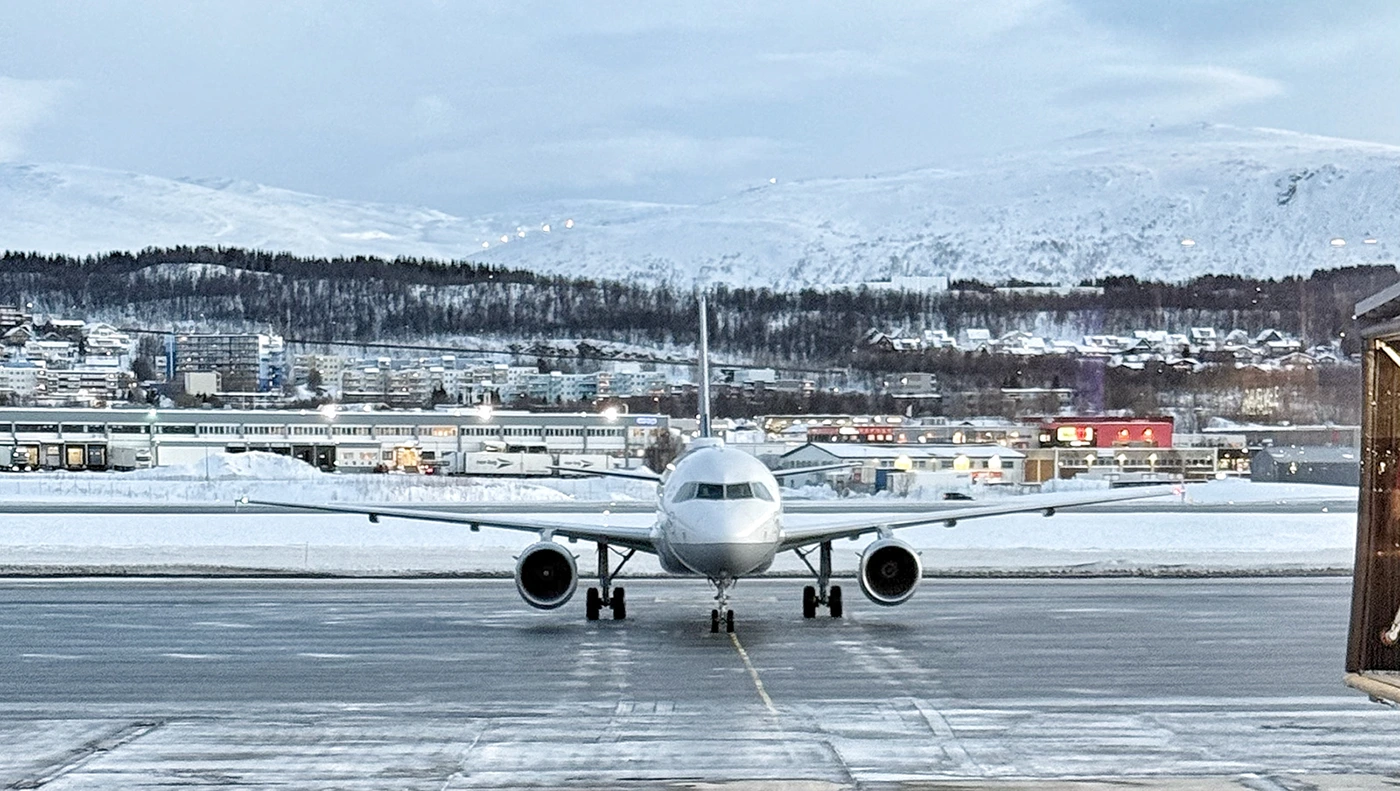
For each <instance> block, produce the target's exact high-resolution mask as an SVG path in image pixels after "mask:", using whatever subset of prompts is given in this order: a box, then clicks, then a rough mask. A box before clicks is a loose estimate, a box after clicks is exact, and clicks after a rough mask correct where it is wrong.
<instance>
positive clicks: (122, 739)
mask: <svg viewBox="0 0 1400 791" xmlns="http://www.w3.org/2000/svg"><path fill="white" fill-rule="evenodd" d="M164 725H165V723H163V722H133V723H130V724H128V725H124V726H122V727H120V728H118V729H117V730H115V731H113V732H112V733H109V734H107V735H106V736H102V737H99V738H96V739H92V740H91V741H88V742H86V743H85V744H83V745H82V746H81V747H79V748H77V749H76V750H73V751H72V752H70V753H68V755H66V756H64V758H63V760H61V761H59V762H58V763H56V764H54V765H53V766H51V767H49V769H47V770H46V771H45V772H44V773H42V774H37V775H33V776H31V777H25V778H21V779H19V780H16V781H15V782H13V783H11V784H10V785H9V786H8V787H9V788H12V789H22V788H43V787H44V786H46V785H48V784H49V783H52V782H53V781H55V780H57V779H59V778H60V777H63V776H64V775H67V774H69V773H71V772H73V771H75V770H77V769H79V768H81V767H82V766H84V765H85V764H87V763H88V762H89V761H91V760H92V759H94V758H96V757H98V756H100V755H106V754H108V753H111V752H113V751H114V750H117V749H118V748H121V747H124V746H126V745H128V744H131V743H132V742H134V741H136V740H137V739H139V738H141V737H142V736H145V735H146V734H148V733H150V732H152V731H154V730H157V729H158V728H161V727H164Z"/></svg>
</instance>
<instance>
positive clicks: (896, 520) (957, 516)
mask: <svg viewBox="0 0 1400 791" xmlns="http://www.w3.org/2000/svg"><path fill="white" fill-rule="evenodd" d="M1177 491H1178V490H1176V489H1174V488H1173V487H1167V486H1161V487H1152V488H1150V489H1146V488H1144V489H1134V490H1129V491H1123V490H1119V491H1116V492H1114V491H1108V492H1104V493H1102V494H1098V495H1086V494H1084V493H1082V492H1072V493H1066V494H1059V495H1056V494H1051V495H1043V496H1040V495H1032V496H1027V497H1008V498H1007V499H1006V502H1003V503H996V504H993V505H974V506H968V507H965V508H949V509H945V510H941V511H930V512H928V513H926V514H919V515H918V516H903V517H892V518H884V519H874V518H869V517H867V518H865V519H861V520H852V521H847V522H831V523H826V524H821V525H813V526H811V527H797V528H792V527H784V529H783V543H782V547H781V549H783V550H786V549H793V548H795V547H801V546H805V545H807V544H815V543H817V542H819V541H832V540H834V539H838V538H855V537H856V536H860V535H863V534H865V533H873V532H876V531H880V530H898V529H900V528H902V527H917V526H919V525H931V524H937V523H939V522H942V523H944V524H946V525H948V526H949V527H952V526H953V525H954V524H956V523H958V522H960V521H962V520H964V519H975V518H978V517H984V516H1002V515H1004V514H1024V513H1034V512H1037V511H1040V512H1044V513H1045V515H1046V516H1053V515H1054V513H1055V511H1057V510H1059V509H1061V508H1073V507H1075V506H1081V505H1098V504H1100V503H1119V502H1124V501H1127V500H1142V499H1146V498H1149V497H1163V496H1166V495H1171V494H1176V493H1177Z"/></svg>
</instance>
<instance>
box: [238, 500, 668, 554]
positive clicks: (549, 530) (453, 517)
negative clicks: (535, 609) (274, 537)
mask: <svg viewBox="0 0 1400 791" xmlns="http://www.w3.org/2000/svg"><path fill="white" fill-rule="evenodd" d="M238 502H239V503H240V504H243V505H268V506H273V507H277V508H296V509H299V510H302V511H316V512H320V513H329V514H359V515H361V516H367V517H369V519H370V521H371V522H377V521H379V518H380V517H385V516H389V517H393V518H395V519H416V520H419V521H423V522H445V523H448V524H458V525H467V526H469V527H470V528H471V529H473V530H476V529H477V528H480V527H496V528H500V529H502V530H518V531H520V532H525V533H540V534H543V535H556V536H563V537H564V538H581V539H583V540H585V541H607V542H608V543H610V544H616V545H618V546H621V547H627V548H629V549H637V550H641V551H642V552H655V551H656V544H655V542H654V541H653V540H652V537H651V528H648V527H625V526H621V525H581V524H574V523H570V522H552V521H549V520H544V519H517V518H514V517H510V516H490V515H478V514H454V513H448V512H442V511H420V510H418V509H415V508H394V507H389V508H379V507H371V506H354V505H329V504H319V505H312V504H308V503H288V502H281V501H277V500H250V499H248V498H246V497H245V498H243V499H241V500H239V501H238Z"/></svg>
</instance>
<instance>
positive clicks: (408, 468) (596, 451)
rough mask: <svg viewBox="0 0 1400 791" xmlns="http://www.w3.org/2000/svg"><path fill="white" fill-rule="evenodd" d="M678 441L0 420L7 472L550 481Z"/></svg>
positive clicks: (73, 418) (549, 430) (609, 435)
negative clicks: (231, 465)
mask: <svg viewBox="0 0 1400 791" xmlns="http://www.w3.org/2000/svg"><path fill="white" fill-rule="evenodd" d="M669 431H670V419H669V418H668V417H666V416H665V415H628V414H616V413H613V412H605V413H598V414H592V413H560V414H539V413H529V412H510V411H503V410H490V409H467V410H451V411H406V412H387V411H383V412H375V411H351V410H332V409H322V410H305V411H267V410H258V411H242V410H200V409H0V465H4V466H8V468H9V469H12V470H36V469H50V470H54V469H63V470H73V471H77V470H109V469H112V470H129V469H136V468H142V467H155V466H171V465H177V464H190V463H196V462H199V461H201V460H203V459H205V458H206V457H207V456H208V455H209V454H211V453H221V452H222V453H242V452H246V451H267V452H271V453H277V454H281V455H284V456H293V457H296V458H298V459H301V460H302V461H304V462H306V463H307V464H310V465H312V466H315V467H319V468H321V469H323V470H327V471H332V470H339V471H345V472H374V471H378V472H388V471H403V472H422V473H439V474H472V475H550V474H552V472H553V471H552V470H551V467H552V466H555V465H558V466H562V467H570V466H574V467H580V468H584V469H608V468H612V467H622V466H628V465H636V464H640V463H642V461H644V456H645V453H646V450H647V449H648V448H650V447H652V446H654V445H655V444H656V441H657V438H658V437H659V436H661V435H663V434H668V433H669Z"/></svg>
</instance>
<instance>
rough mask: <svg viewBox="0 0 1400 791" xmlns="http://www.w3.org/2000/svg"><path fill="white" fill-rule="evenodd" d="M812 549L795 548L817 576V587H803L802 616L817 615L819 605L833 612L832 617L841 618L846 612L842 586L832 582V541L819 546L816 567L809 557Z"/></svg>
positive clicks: (813, 616) (811, 616)
mask: <svg viewBox="0 0 1400 791" xmlns="http://www.w3.org/2000/svg"><path fill="white" fill-rule="evenodd" d="M812 551H813V550H810V549H809V550H807V551H806V552H803V551H802V550H800V549H794V550H793V552H794V553H796V554H797V556H798V557H799V558H801V559H802V562H803V563H804V564H806V566H807V568H808V569H809V570H810V571H811V572H812V576H814V577H816V578H817V584H816V586H815V587H813V586H811V585H808V586H807V587H805V588H803V589H802V617H803V618H815V617H817V607H818V606H823V607H826V608H827V610H829V611H830V612H831V617H832V618H840V617H841V616H842V615H843V614H844V613H845V608H844V607H843V606H842V603H841V586H840V585H832V584H831V542H830V541H823V542H822V543H821V544H820V545H819V546H818V547H817V552H818V555H817V567H816V568H813V567H812V562H811V561H810V560H808V559H807V556H808V555H810V554H812Z"/></svg>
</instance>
